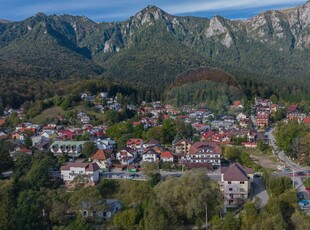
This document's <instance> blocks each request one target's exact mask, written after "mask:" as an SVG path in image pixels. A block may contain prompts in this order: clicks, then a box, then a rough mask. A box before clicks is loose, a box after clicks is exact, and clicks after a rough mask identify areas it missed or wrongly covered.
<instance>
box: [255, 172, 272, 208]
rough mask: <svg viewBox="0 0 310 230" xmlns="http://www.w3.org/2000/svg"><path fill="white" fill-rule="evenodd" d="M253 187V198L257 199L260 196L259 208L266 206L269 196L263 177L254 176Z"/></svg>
mask: <svg viewBox="0 0 310 230" xmlns="http://www.w3.org/2000/svg"><path fill="white" fill-rule="evenodd" d="M252 189H253V190H252V191H253V197H252V200H255V198H259V199H258V204H257V206H258V208H262V207H264V206H265V205H266V204H267V202H268V200H269V196H268V193H267V190H266V187H265V185H264V183H263V180H262V178H261V177H259V178H257V177H254V178H253V183H252Z"/></svg>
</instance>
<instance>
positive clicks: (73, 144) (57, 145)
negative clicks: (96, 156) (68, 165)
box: [49, 141, 86, 157]
mask: <svg viewBox="0 0 310 230" xmlns="http://www.w3.org/2000/svg"><path fill="white" fill-rule="evenodd" d="M85 142H86V141H54V142H53V143H52V144H51V146H50V147H49V149H50V151H51V152H52V153H54V155H62V154H65V153H66V154H68V155H69V156H70V157H78V156H80V155H81V154H82V149H83V146H84V143H85Z"/></svg>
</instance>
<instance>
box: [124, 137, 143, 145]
mask: <svg viewBox="0 0 310 230" xmlns="http://www.w3.org/2000/svg"><path fill="white" fill-rule="evenodd" d="M142 142H143V140H142V139H140V138H131V139H129V140H128V141H127V143H126V145H132V144H135V145H140V144H141V143H142Z"/></svg>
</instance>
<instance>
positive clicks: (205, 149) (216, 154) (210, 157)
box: [186, 142, 222, 168]
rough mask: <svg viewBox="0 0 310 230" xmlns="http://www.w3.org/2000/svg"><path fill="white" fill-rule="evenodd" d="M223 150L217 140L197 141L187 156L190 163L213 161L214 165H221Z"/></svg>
mask: <svg viewBox="0 0 310 230" xmlns="http://www.w3.org/2000/svg"><path fill="white" fill-rule="evenodd" d="M221 155H222V150H221V148H220V147H219V146H218V144H217V143H215V142H195V143H194V144H193V145H192V146H191V148H190V149H189V154H188V156H187V158H186V160H187V162H190V163H211V164H212V166H213V167H215V168H216V167H219V166H220V165H221Z"/></svg>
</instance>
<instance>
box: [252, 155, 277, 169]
mask: <svg viewBox="0 0 310 230" xmlns="http://www.w3.org/2000/svg"><path fill="white" fill-rule="evenodd" d="M251 159H252V160H253V161H254V162H255V163H256V164H259V165H260V166H262V167H264V168H268V169H274V170H277V166H278V165H279V164H280V162H275V161H273V160H271V159H270V156H268V155H261V156H257V155H251Z"/></svg>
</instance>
